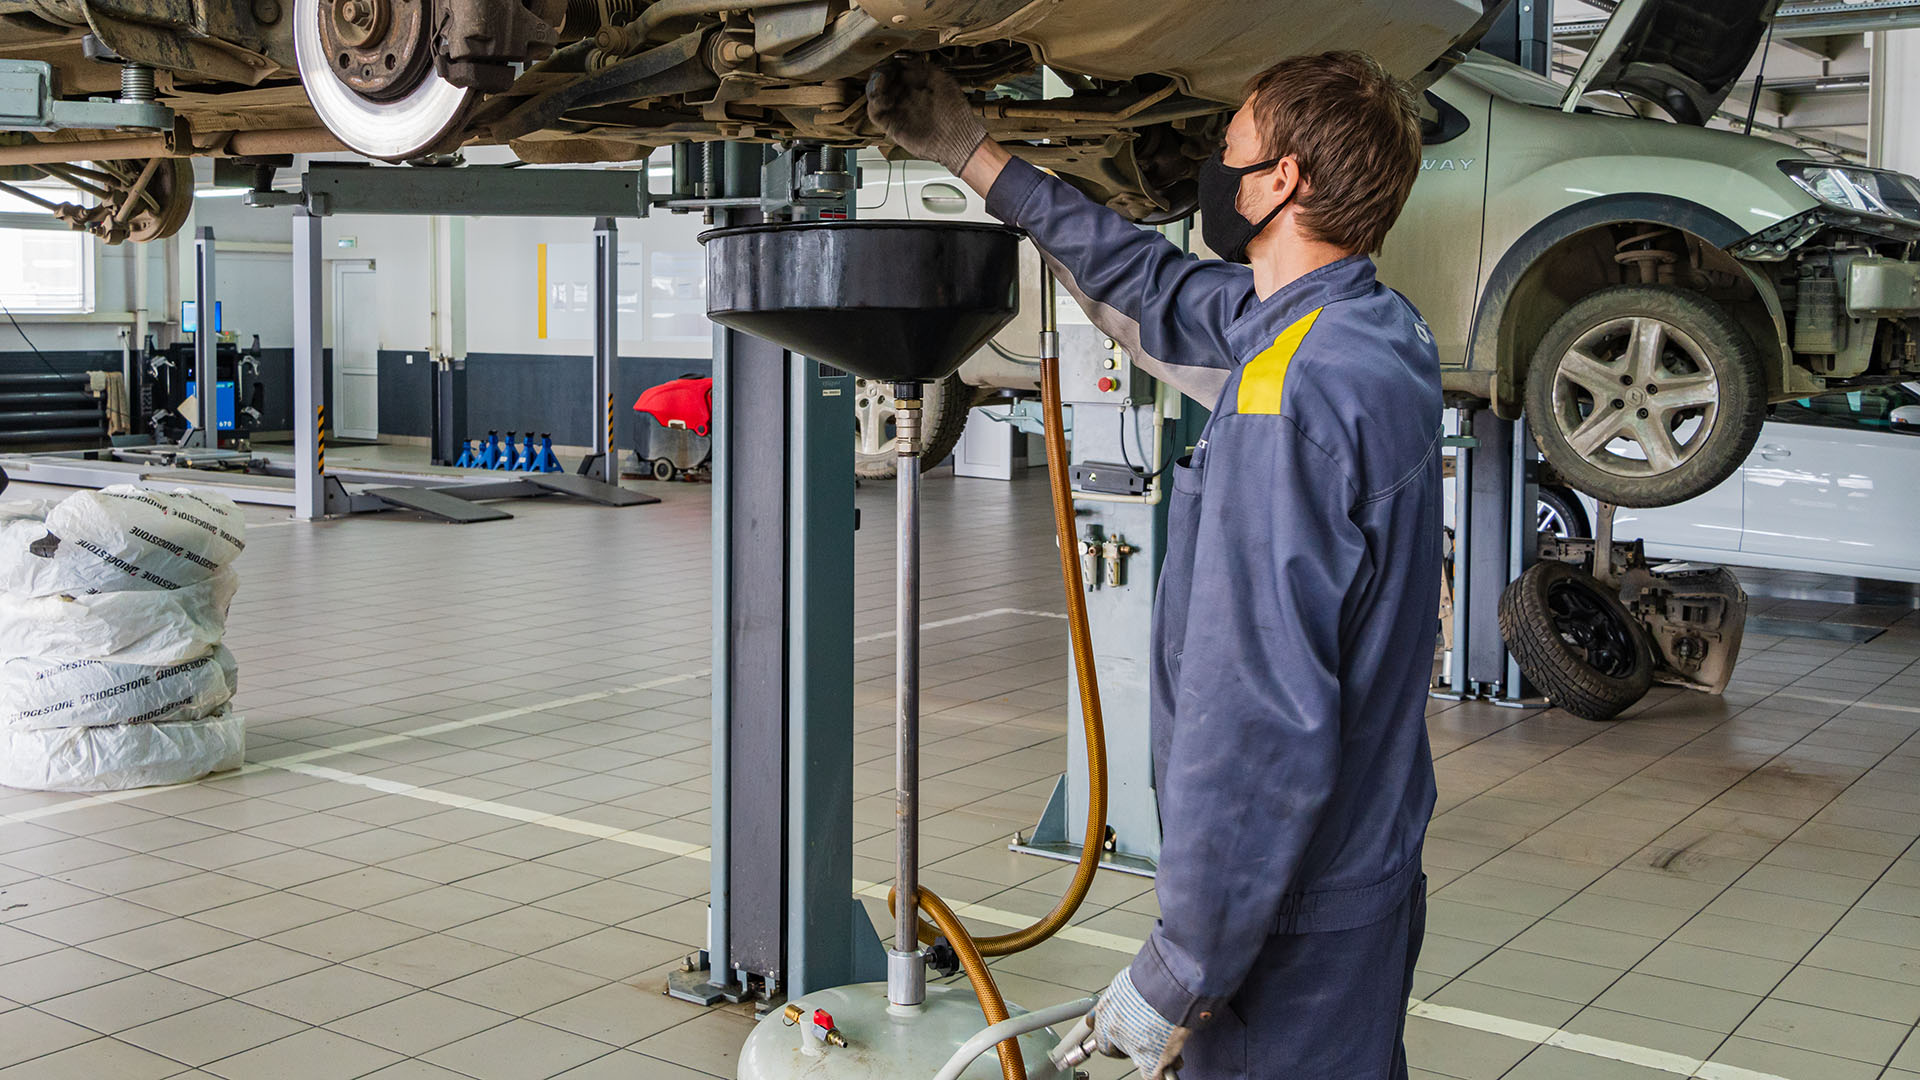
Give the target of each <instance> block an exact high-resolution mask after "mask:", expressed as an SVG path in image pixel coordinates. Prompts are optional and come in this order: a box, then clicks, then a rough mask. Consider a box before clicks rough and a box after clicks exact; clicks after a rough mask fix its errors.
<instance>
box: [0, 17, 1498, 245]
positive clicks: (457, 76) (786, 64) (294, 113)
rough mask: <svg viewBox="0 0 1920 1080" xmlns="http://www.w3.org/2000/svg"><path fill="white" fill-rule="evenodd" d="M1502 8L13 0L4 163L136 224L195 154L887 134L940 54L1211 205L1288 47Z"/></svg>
mask: <svg viewBox="0 0 1920 1080" xmlns="http://www.w3.org/2000/svg"><path fill="white" fill-rule="evenodd" d="M1494 6H1495V8H1496V9H1497V7H1498V6H1499V5H1498V4H1495V5H1494ZM1316 8H1317V5H1316ZM1490 19H1491V14H1490V13H1489V12H1488V11H1486V10H1483V8H1482V2H1481V0H1350V2H1349V3H1346V4H1343V5H1340V6H1339V7H1338V8H1337V9H1333V10H1327V11H1320V10H1316V11H1315V12H1314V14H1313V17H1312V18H1311V19H1304V18H1302V5H1301V4H1300V3H1298V2H1296V0H1260V2H1256V3H1246V2H1240V3H1233V2H1228V0H1205V2H1199V0H1193V2H1186V3H1179V4H1163V5H1140V4H1136V3H1133V2H1131V0H652V2H647V0H0V131H13V132H20V133H23V134H21V135H20V136H18V137H16V138H15V139H13V140H11V143H12V144H11V145H4V146H0V166H8V167H11V171H12V175H11V176H4V175H0V181H6V180H9V179H18V178H20V176H21V175H22V173H21V171H20V170H21V168H23V167H27V166H48V165H51V166H54V167H55V168H56V169H57V170H58V171H59V172H60V173H61V174H62V178H63V179H70V180H79V181H85V182H88V183H91V184H92V185H93V187H95V188H96V189H98V190H97V191H95V192H94V194H95V195H96V197H97V199H98V200H99V202H101V203H102V204H105V205H106V207H107V209H105V210H102V211H99V212H97V213H96V214H95V215H94V216H95V218H96V219H97V220H95V221H93V222H89V224H93V225H96V226H98V228H97V229H96V231H99V232H101V233H102V234H103V235H107V236H109V238H110V239H115V238H124V236H125V234H124V231H122V232H120V233H119V234H117V235H116V234H115V230H113V229H112V224H113V219H114V218H115V217H116V215H117V212H118V207H119V206H121V205H128V206H129V207H131V209H130V210H129V214H131V213H134V212H136V211H137V210H139V209H140V208H141V207H146V208H149V209H155V210H158V209H162V208H164V207H166V206H171V205H172V202H171V200H172V198H174V181H175V179H176V177H175V176H174V175H173V173H174V172H175V169H174V168H173V167H171V166H162V167H159V168H157V169H154V170H149V169H148V168H147V167H146V165H145V162H146V161H156V160H157V161H162V162H165V161H167V160H169V159H172V158H175V157H178V156H181V155H188V156H191V155H199V154H207V155H214V156H222V157H239V158H243V159H246V158H254V159H258V158H262V157H271V156H273V155H284V154H288V153H295V152H302V151H316V152H317V151H337V150H340V149H343V148H344V149H347V150H351V151H354V152H357V153H359V154H362V155H365V156H367V157H371V158H380V159H385V160H388V161H431V160H444V155H447V154H450V153H451V152H454V151H457V150H458V149H459V148H461V147H463V146H475V145H501V144H504V145H507V146H510V147H511V148H512V150H513V152H514V154H515V155H517V156H518V157H519V158H520V160H522V161H525V162H532V163H569V162H621V161H638V160H642V159H644V158H646V157H647V156H648V155H649V154H650V153H651V152H652V151H653V150H654V149H655V148H658V147H661V146H667V145H672V144H678V143H686V142H694V143H708V142H713V141H717V140H747V141H759V142H787V141H792V140H806V141H811V142H816V143H821V144H827V145H837V146H845V147H854V146H869V145H873V144H874V143H876V142H879V141H881V140H882V138H883V136H882V133H881V132H880V131H879V130H878V128H877V127H875V126H874V125H873V124H872V122H871V121H870V120H868V118H867V114H866V99H865V86H866V79H867V77H868V75H869V74H870V73H871V72H872V71H873V70H874V69H875V68H876V67H877V66H878V65H880V64H881V63H884V62H886V61H887V60H888V59H889V58H890V57H894V56H898V55H901V54H903V53H916V54H923V55H929V56H931V57H933V58H934V59H935V60H936V61H937V62H938V63H940V64H942V65H944V66H945V67H946V68H947V69H948V70H950V71H952V72H953V73H954V74H955V75H956V76H957V77H958V78H959V80H960V81H961V82H962V84H963V85H965V86H966V87H967V88H969V90H970V91H972V92H973V93H974V94H975V96H976V100H977V102H978V104H979V106H980V108H981V110H982V113H983V115H984V118H985V122H986V124H987V126H988V128H989V130H990V131H991V132H992V133H993V134H994V135H995V136H997V137H999V138H1000V139H1002V140H1004V141H1008V142H1011V143H1015V144H1017V145H1018V148H1019V153H1021V155H1022V156H1023V157H1026V158H1027V159H1028V160H1031V161H1034V162H1035V163H1037V164H1040V165H1043V166H1045V167H1047V168H1050V169H1052V170H1054V171H1055V172H1057V173H1059V174H1061V175H1062V176H1065V177H1068V178H1069V179H1071V180H1072V181H1073V182H1074V183H1076V184H1078V185H1080V186H1081V187H1082V188H1083V189H1084V190H1086V191H1088V192H1089V193H1090V194H1092V195H1093V196H1094V197H1096V198H1098V199H1100V200H1102V201H1103V202H1105V203H1107V204H1108V205H1111V206H1114V207H1115V208H1116V209H1119V210H1121V211H1123V212H1125V213H1126V214H1128V215H1129V216H1131V217H1134V218H1136V219H1141V220H1152V219H1157V218H1163V217H1168V216H1172V217H1178V216H1184V215H1185V214H1187V213H1189V212H1191V210H1192V208H1193V206H1194V202H1195V198H1196V183H1195V177H1196V175H1197V173H1198V169H1199V164H1200V162H1201V161H1202V160H1203V159H1204V158H1205V157H1206V156H1207V155H1208V153H1209V152H1210V151H1211V149H1212V147H1213V146H1214V145H1215V144H1216V143H1217V142H1218V140H1219V138H1220V135H1221V132H1222V131H1223V129H1224V127H1225V124H1226V120H1227V117H1228V113H1229V112H1230V111H1231V109H1232V107H1233V106H1234V105H1235V104H1237V103H1238V101H1239V100H1240V96H1241V91H1242V88H1243V87H1244V85H1245V83H1246V81H1247V80H1248V79H1249V78H1251V77H1252V76H1253V75H1254V74H1256V73H1257V72H1259V71H1260V70H1261V69H1262V68H1264V67H1266V66H1267V65H1268V64H1270V63H1271V62H1272V61H1273V60H1274V58H1275V57H1274V48H1275V46H1274V44H1273V43H1274V42H1285V43H1286V44H1285V46H1284V47H1285V48H1286V49H1288V50H1292V51H1297V52H1313V51H1319V50H1323V49H1330V48H1362V49H1366V50H1368V51H1370V52H1372V53H1374V54H1375V55H1376V56H1377V57H1379V58H1380V60H1381V61H1382V62H1383V63H1384V64H1386V65H1387V66H1388V67H1389V68H1390V69H1392V70H1394V71H1395V72H1397V73H1398V74H1401V75H1403V76H1414V75H1417V74H1419V73H1421V72H1422V71H1424V70H1427V69H1429V68H1434V70H1435V71H1436V72H1437V70H1439V68H1441V67H1444V65H1445V63H1447V62H1451V60H1453V59H1457V56H1458V54H1457V52H1453V51H1452V50H1453V49H1454V47H1455V43H1456V42H1457V41H1459V40H1460V39H1462V38H1467V39H1472V38H1474V37H1477V36H1478V33H1479V32H1480V28H1481V27H1482V25H1483V20H1486V21H1490ZM1443 57H1444V58H1445V59H1444V60H1442V59H1441V58H1443ZM1436 65H1437V66H1436ZM1043 68H1045V69H1046V70H1050V71H1052V72H1054V73H1055V74H1056V75H1058V76H1059V77H1060V79H1061V80H1062V81H1061V82H1060V83H1057V84H1053V87H1052V89H1051V90H1050V89H1049V87H1048V86H1047V85H1046V84H1044V83H1043V80H1042V77H1041V73H1042V69H1043ZM87 161H94V162H100V161H110V162H115V163H118V164H117V165H116V167H114V168H103V167H88V168H86V169H84V170H83V169H82V168H80V167H79V163H81V162H87ZM155 172H158V173H160V174H163V175H162V176H161V177H160V180H159V182H156V181H155V178H154V175H153V173H155ZM143 174H144V175H143ZM163 188H164V190H163ZM129 193H131V198H130V197H129ZM156 220H160V221H164V220H165V217H164V215H157V216H156ZM173 227H175V228H177V227H178V223H177V222H175V223H174V225H173ZM153 231H156V230H149V233H151V232H153ZM134 238H139V237H134Z"/></svg>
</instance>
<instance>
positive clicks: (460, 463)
mask: <svg viewBox="0 0 1920 1080" xmlns="http://www.w3.org/2000/svg"><path fill="white" fill-rule="evenodd" d="M453 467H454V468H456V469H477V468H479V467H480V455H479V454H478V453H476V452H475V451H474V449H473V442H472V440H468V441H466V442H463V443H461V444H460V456H459V457H458V458H456V459H454V462H453Z"/></svg>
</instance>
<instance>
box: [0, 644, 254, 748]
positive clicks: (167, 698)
mask: <svg viewBox="0 0 1920 1080" xmlns="http://www.w3.org/2000/svg"><path fill="white" fill-rule="evenodd" d="M239 681H240V673H239V665H238V664H236V663H235V662H234V659H233V653H231V652H229V651H227V647H226V646H225V645H216V646H214V647H213V650H212V651H211V652H208V653H207V654H206V655H205V656H201V657H198V658H196V659H192V660H184V661H181V662H180V663H178V664H169V665H166V666H164V667H149V666H146V665H143V664H115V663H109V662H105V661H101V660H41V659H35V658H31V657H24V656H21V657H14V658H13V659H11V660H0V728H12V729H20V730H43V729H47V728H64V727H112V726H114V725H116V724H164V723H171V722H173V721H175V720H199V719H201V718H203V717H206V716H210V715H212V714H213V713H214V711H215V710H217V709H219V708H220V707H221V706H222V705H225V704H226V703H227V702H229V701H231V700H233V694H234V691H235V690H236V689H238V685H239Z"/></svg>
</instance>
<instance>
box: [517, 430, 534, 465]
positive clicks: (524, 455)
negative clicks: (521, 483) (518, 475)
mask: <svg viewBox="0 0 1920 1080" xmlns="http://www.w3.org/2000/svg"><path fill="white" fill-rule="evenodd" d="M539 460H540V452H539V451H538V450H535V449H534V448H533V432H531V431H529V432H527V442H526V445H525V446H522V447H521V448H520V456H519V457H516V458H514V459H513V467H514V468H516V469H519V470H520V471H521V472H539V471H540V470H539V469H538V468H537V467H536V466H537V465H538V464H539Z"/></svg>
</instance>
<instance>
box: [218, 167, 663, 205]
mask: <svg viewBox="0 0 1920 1080" xmlns="http://www.w3.org/2000/svg"><path fill="white" fill-rule="evenodd" d="M245 201H246V204H247V205H248V206H288V205H296V206H305V207H306V208H307V212H308V213H309V214H312V215H314V216H316V217H325V216H327V215H329V214H451V215H459V216H467V217H605V218H616V217H646V216H647V210H648V206H649V200H648V198H647V171H646V170H645V169H644V168H642V169H533V168H524V167H512V166H499V165H462V166H450V167H440V168H435V167H413V166H401V167H395V166H374V165H362V164H342V163H330V162H329V163H323V162H314V163H313V164H311V165H309V166H307V171H306V172H304V173H302V174H301V175H300V190H299V191H298V192H297V193H296V192H282V191H269V190H262V189H255V190H253V191H250V192H248V193H247V194H246V196H245Z"/></svg>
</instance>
